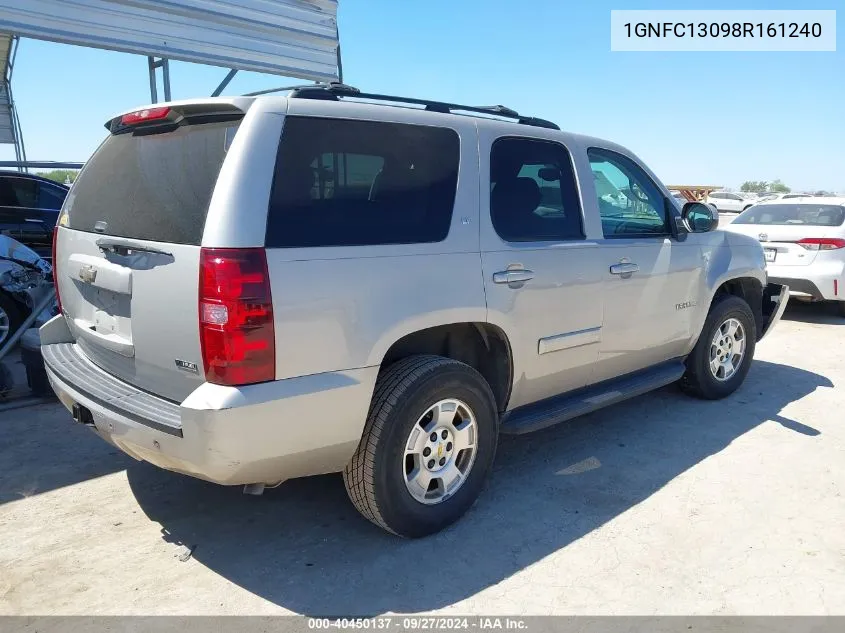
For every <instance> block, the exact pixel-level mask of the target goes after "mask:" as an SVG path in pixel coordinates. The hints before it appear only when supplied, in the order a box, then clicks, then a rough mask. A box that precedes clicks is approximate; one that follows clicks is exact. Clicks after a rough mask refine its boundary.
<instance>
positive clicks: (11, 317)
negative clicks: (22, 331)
mask: <svg viewBox="0 0 845 633" xmlns="http://www.w3.org/2000/svg"><path fill="white" fill-rule="evenodd" d="M21 323H23V315H22V314H21V311H20V309H19V308H18V305H17V303H16V302H15V300H14V299H12V298H11V297H10V296H9V295H7V294H5V293H3V292H0V346H2V345H3V344H4V343H5V342H6V341H7V340H8V339H9V337H10V336H12V334H14V333H15V331H16V330H17V329H18V328H19V327H20V326H21Z"/></svg>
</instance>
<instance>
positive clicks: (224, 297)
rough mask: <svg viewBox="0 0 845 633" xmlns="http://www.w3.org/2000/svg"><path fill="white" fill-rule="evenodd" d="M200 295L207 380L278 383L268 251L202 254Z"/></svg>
mask: <svg viewBox="0 0 845 633" xmlns="http://www.w3.org/2000/svg"><path fill="white" fill-rule="evenodd" d="M199 290H200V292H199V322H200V343H201V345H202V361H203V366H204V368H205V378H206V380H208V382H213V383H216V384H218V385H248V384H251V383H256V382H266V381H268V380H273V379H274V378H275V377H276V337H275V331H274V329H273V301H272V298H271V295H270V275H269V274H268V272H267V258H266V256H265V254H264V249H263V248H203V249H200V280H199Z"/></svg>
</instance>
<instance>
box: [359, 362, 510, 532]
mask: <svg viewBox="0 0 845 633" xmlns="http://www.w3.org/2000/svg"><path fill="white" fill-rule="evenodd" d="M447 398H456V399H458V400H461V401H462V402H464V403H466V404H467V405H468V406H469V407H470V408H471V409H472V412H473V413H474V415H475V418H476V425H477V426H476V429H477V430H476V454H475V460H474V462H473V463H472V466H471V467H470V470H469V474H468V475H467V476H466V479H465V480H464V483H463V484H461V486H460V487H459V488H458V489H457V490H456V492H455V493H454V494H453V495H452V496H450V497H448V498H446V499H444V500H443V501H441V502H440V503H437V504H434V505H427V504H424V503H421V502H419V501H417V500H416V499H415V498H414V497H413V496H412V495H411V493H410V492H409V491H408V489H407V487H406V485H405V481H404V479H403V477H402V472H403V468H404V454H405V450H404V449H405V444H406V442H407V441H408V437H409V435H410V433H411V430H412V428H413V426H414V425H415V424H416V423H417V420H418V419H419V418H420V416H421V415H423V413H425V411H426V410H427V409H428V408H429V407H430V406H432V405H433V404H435V403H436V402H438V401H439V400H444V399H447ZM498 432H499V421H498V413H497V411H496V404H495V399H494V397H493V393H492V391H491V390H490V386H489V385H488V384H487V381H485V380H484V378H483V377H482V376H481V374H479V373H478V372H477V371H475V370H474V369H473V368H472V367H470V366H469V365H465V364H464V363H460V362H458V361H456V360H452V359H449V358H443V357H441V356H422V355H421V356H410V357H408V358H405V359H402V360H400V361H398V362H396V363H394V364H393V365H390V366H389V367H387V368H386V369H385V370H383V371H382V373H381V374H380V375H379V378H378V381H377V382H376V387H375V392H374V394H373V399H372V403H371V404H370V412H369V415H368V416H367V423H366V426H365V427H364V433H363V436H362V437H361V443H360V444H359V445H358V450H357V451H356V452H355V455H353V456H352V459H351V460H350V462H349V464H347V466H346V469H345V470H344V471H343V482H344V484H345V485H346V491H347V492H348V494H349V498H350V499H351V500H352V503H353V504H354V505H355V507H356V508H357V509H358V511H359V512H360V513H361V514H363V515H364V516H365V517H366V518H367V519H369V520H370V521H372V522H373V523H375V524H376V525H378V526H380V527H382V528H384V529H385V530H388V531H389V532H392V533H394V534H397V535H399V536H404V537H408V538H418V537H422V536H427V535H429V534H433V533H435V532H438V531H440V530H442V529H443V528H445V527H446V526H448V525H450V524H452V523H454V522H455V521H457V520H458V519H459V518H460V517H461V516H462V515H463V514H464V513H465V512H466V511H467V510H468V509H469V508H470V507H471V506H472V505H473V503H474V502H475V501H476V499H477V498H478V496H479V494H480V493H481V490H482V488H483V486H484V483H485V481H486V479H487V476H488V474H489V472H490V468H491V466H492V464H493V458H494V457H495V454H496V444H497V441H498Z"/></svg>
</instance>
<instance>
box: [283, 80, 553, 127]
mask: <svg viewBox="0 0 845 633" xmlns="http://www.w3.org/2000/svg"><path fill="white" fill-rule="evenodd" d="M278 90H282V89H281V88H280V89H278ZM278 90H274V91H273V92H277V91H278ZM290 90H291V93H290V96H291V97H293V98H298V99H322V100H330V101H339V100H340V99H339V98H340V97H353V98H356V99H371V100H373V101H392V102H393V103H408V104H413V105H421V106H425V109H426V110H428V111H429V112H442V113H444V114H449V113H451V112H475V113H478V114H490V115H494V116H500V117H505V118H507V119H516V120H517V122H518V123H522V124H523V125H532V126H534V127H544V128H548V129H552V130H559V129H560V128H559V127H558V126H557V124H556V123H553V122H551V121H547V120H545V119H540V118H537V117H531V116H523V115H521V114H519V112H517V111H516V110H512V109H511V108H508V107H505V106H503V105H495V106H469V105H460V104H457V103H446V102H443V101H431V100H429V99H414V98H412V97H397V96H393V95H382V94H375V93H370V92H361V91H360V90H358V88H354V87H353V86H347V85H346V84H341V83H330V84H312V85H307V86H294V87H291V88H290ZM267 92H270V91H267Z"/></svg>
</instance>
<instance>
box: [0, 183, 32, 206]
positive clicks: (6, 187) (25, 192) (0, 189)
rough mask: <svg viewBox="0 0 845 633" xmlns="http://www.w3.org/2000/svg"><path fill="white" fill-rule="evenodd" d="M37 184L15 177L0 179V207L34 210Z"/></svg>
mask: <svg viewBox="0 0 845 633" xmlns="http://www.w3.org/2000/svg"><path fill="white" fill-rule="evenodd" d="M37 194H38V182H37V181H35V180H31V179H29V178H16V177H15V176H3V177H0V206H4V207H27V208H35V200H36V197H37Z"/></svg>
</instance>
